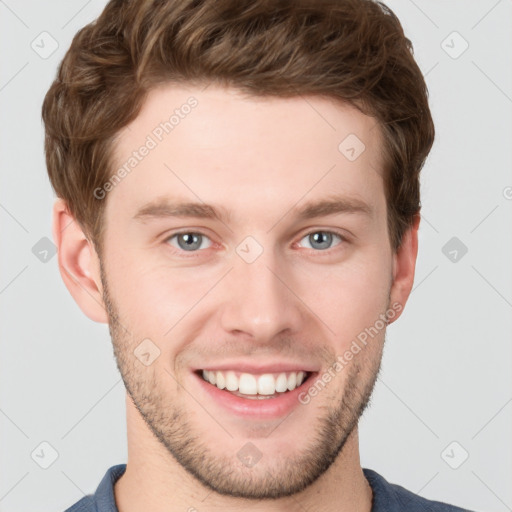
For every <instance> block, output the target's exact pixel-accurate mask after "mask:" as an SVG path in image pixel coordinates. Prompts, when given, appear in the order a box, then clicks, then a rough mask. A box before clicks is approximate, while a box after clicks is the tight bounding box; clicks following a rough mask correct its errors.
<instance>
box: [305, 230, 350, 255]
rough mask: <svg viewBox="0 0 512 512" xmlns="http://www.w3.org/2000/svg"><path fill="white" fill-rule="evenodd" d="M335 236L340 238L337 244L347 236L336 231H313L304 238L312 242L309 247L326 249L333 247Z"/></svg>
mask: <svg viewBox="0 0 512 512" xmlns="http://www.w3.org/2000/svg"><path fill="white" fill-rule="evenodd" d="M333 237H337V238H339V239H340V242H339V243H338V244H336V245H339V244H340V243H341V242H342V241H345V240H346V239H345V237H343V236H342V235H340V234H338V233H334V232H333V231H312V232H311V233H309V234H307V235H306V236H305V237H304V238H302V240H307V242H308V243H309V244H310V247H309V248H311V249H318V250H320V251H325V250H327V249H330V248H331V244H332V241H333Z"/></svg>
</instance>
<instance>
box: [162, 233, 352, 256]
mask: <svg viewBox="0 0 512 512" xmlns="http://www.w3.org/2000/svg"><path fill="white" fill-rule="evenodd" d="M314 233H327V234H331V235H335V236H337V237H339V238H340V240H341V241H340V243H339V244H337V245H335V246H333V247H330V248H329V249H324V250H315V249H309V250H311V251H313V252H315V253H320V254H319V256H320V255H321V254H330V252H331V250H333V249H335V248H336V247H338V246H339V245H342V243H343V242H345V243H347V242H348V239H347V237H346V236H344V235H342V234H341V233H340V232H339V231H335V230H326V229H315V230H313V231H309V232H307V233H305V234H304V235H303V236H302V237H301V238H300V240H302V239H304V238H305V237H307V236H309V235H312V234H314ZM179 235H200V236H202V237H205V238H208V239H210V237H209V236H208V235H206V234H205V233H202V232H201V231H190V230H189V231H178V232H176V233H173V234H172V235H170V236H168V237H166V238H165V239H164V242H165V243H167V244H168V245H169V247H170V248H171V250H172V252H173V253H175V254H177V253H178V254H179V255H180V256H182V257H184V258H197V257H199V256H200V255H201V253H202V252H203V251H205V250H207V249H198V250H196V251H184V250H183V249H178V248H176V247H173V246H171V245H170V244H169V241H170V240H172V239H173V238H175V237H177V236H179ZM300 240H299V241H300ZM212 243H213V242H212ZM208 249H210V247H208ZM187 252H188V254H187Z"/></svg>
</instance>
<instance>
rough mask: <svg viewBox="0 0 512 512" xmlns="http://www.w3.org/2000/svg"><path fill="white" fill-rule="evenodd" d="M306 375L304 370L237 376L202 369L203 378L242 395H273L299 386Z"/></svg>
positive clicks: (220, 387) (232, 373) (230, 373)
mask: <svg viewBox="0 0 512 512" xmlns="http://www.w3.org/2000/svg"><path fill="white" fill-rule="evenodd" d="M305 377H306V372H304V371H300V372H288V373H284V372H283V373H279V374H272V373H265V374H263V375H252V374H250V373H241V374H239V376H237V374H236V373H235V372H234V371H232V370H229V371H219V370H217V371H214V370H212V371H208V370H203V379H204V380H205V381H207V382H209V383H210V384H212V385H214V386H217V387H218V388H219V389H227V390H228V391H234V392H239V393H241V394H244V395H274V394H275V393H284V392H286V391H293V390H294V389H295V388H297V387H299V386H300V385H301V384H302V383H303V382H304V379H305Z"/></svg>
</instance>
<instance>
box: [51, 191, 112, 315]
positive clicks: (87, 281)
mask: <svg viewBox="0 0 512 512" xmlns="http://www.w3.org/2000/svg"><path fill="white" fill-rule="evenodd" d="M52 231H53V239H54V242H55V245H56V246H57V251H58V252H57V254H58V265H59V271H60V275H61V276H62V280H63V281H64V284H65V285H66V288H67V289H68V290H69V292H70V293H71V295H72V297H73V298H74V299H75V302H76V303H77V304H78V306H79V307H80V309H81V310H82V311H83V312H84V313H85V314H86V315H87V316H88V317H89V318H90V319H91V320H94V321H95V322H100V323H108V317H107V313H106V311H105V306H104V303H103V289H102V286H101V278H100V272H99V260H98V256H97V254H96V250H95V248H94V245H93V244H92V242H90V241H89V240H88V239H87V237H86V236H85V234H84V232H83V230H82V228H81V227H80V225H79V224H78V222H76V220H75V219H74V217H73V216H72V215H71V213H70V212H69V210H68V207H67V204H66V202H65V201H64V200H63V199H61V198H58V199H57V200H56V201H55V204H54V205H53V224H52Z"/></svg>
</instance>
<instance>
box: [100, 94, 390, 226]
mask: <svg viewBox="0 0 512 512" xmlns="http://www.w3.org/2000/svg"><path fill="white" fill-rule="evenodd" d="M381 150H382V139H381V133H380V129H379V127H378V124H377V122H376V120H375V119H373V118H371V117H369V116H366V115H363V114H362V113H361V112H360V111H358V110H357V109H356V108H354V107H352V106H350V105H348V104H344V103H341V102H337V101H334V100H332V99H330V98H325V97H320V96H295V97H291V98H281V97H253V96H249V95H246V94H243V93H241V92H240V91H238V90H236V89H232V88H224V87H218V86H213V85H210V86H208V87H206V88H199V87H192V86H183V85H180V86H177V85H171V84H167V85H165V86H161V87H159V88H157V89H155V90H153V91H151V92H150V93H149V95H148V97H147V100H146V102H145V104H144V106H143V108H142V109H141V111H140V113H139V115H138V117H137V118H136V119H135V120H134V121H133V122H132V123H130V124H129V125H128V126H127V127H125V128H124V129H123V130H122V131H121V132H120V133H119V134H118V137H117V140H116V142H115V145H114V154H113V164H114V169H113V173H114V174H116V173H117V174H118V175H119V174H121V175H122V176H121V177H120V179H116V180H115V183H114V186H113V187H111V191H110V192H109V193H108V194H109V195H108V205H107V210H108V209H114V208H115V211H116V214H118V213H119V214H126V215H133V214H135V213H136V212H137V211H138V210H140V208H141V207H143V205H144V204H147V203H148V202H150V201H152V200H155V199H158V198H164V197H175V198H180V199H187V200H194V201H196V202H197V201H204V202H207V203H216V204H222V205H223V206H224V207H226V208H227V209H228V210H230V209H231V208H232V209H236V210H239V212H240V213H241V212H244V211H245V213H247V214H250V213H251V212H252V213H257V214H258V215H263V214H264V212H265V211H266V212H267V213H268V214H269V216H272V215H275V214H276V213H277V210H278V208H276V206H278V205H282V206H283V207H284V206H285V205H288V204H292V203H293V204H296V203H298V202H300V201H302V200H303V201H304V202H308V201H311V200H313V199H316V198H321V197H323V196H326V195H332V194H333V193H335V194H344V195H347V196H348V197H352V198H357V199H360V200H363V201H365V202H367V203H370V204H373V206H374V209H375V210H376V212H377V213H378V212H379V211H380V210H382V209H383V208H385V204H384V194H383V182H382V172H381V165H382V163H381V162H382V158H381ZM121 170H123V171H121ZM111 181H114V180H111ZM255 207H258V208H260V209H261V211H260V212H256V211H255V210H254V208H255Z"/></svg>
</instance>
